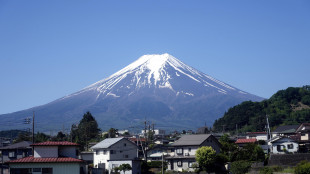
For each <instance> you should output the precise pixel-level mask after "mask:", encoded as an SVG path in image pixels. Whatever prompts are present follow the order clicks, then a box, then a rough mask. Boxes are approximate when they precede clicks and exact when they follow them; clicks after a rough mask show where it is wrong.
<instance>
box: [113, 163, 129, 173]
mask: <svg viewBox="0 0 310 174" xmlns="http://www.w3.org/2000/svg"><path fill="white" fill-rule="evenodd" d="M117 169H118V170H120V171H123V172H124V174H125V172H126V171H129V170H131V169H132V168H131V166H130V164H121V165H120V166H119V167H117Z"/></svg>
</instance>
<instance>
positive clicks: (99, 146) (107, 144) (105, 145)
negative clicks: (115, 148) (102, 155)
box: [91, 138, 123, 149]
mask: <svg viewBox="0 0 310 174" xmlns="http://www.w3.org/2000/svg"><path fill="white" fill-rule="evenodd" d="M121 139H123V138H106V139H104V140H103V141H101V142H99V143H97V144H96V145H94V146H93V147H91V149H105V148H109V147H111V146H112V145H113V144H115V143H117V142H119V141H120V140H121Z"/></svg>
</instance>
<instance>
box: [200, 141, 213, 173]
mask: <svg viewBox="0 0 310 174" xmlns="http://www.w3.org/2000/svg"><path fill="white" fill-rule="evenodd" d="M215 159H216V152H215V150H214V149H213V148H212V147H211V146H202V147H200V148H198V149H197V151H196V161H197V162H198V165H199V167H200V168H201V169H202V170H204V171H207V172H211V171H212V170H213V169H214V167H213V166H214V163H215Z"/></svg>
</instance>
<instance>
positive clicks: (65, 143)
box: [31, 141, 79, 146]
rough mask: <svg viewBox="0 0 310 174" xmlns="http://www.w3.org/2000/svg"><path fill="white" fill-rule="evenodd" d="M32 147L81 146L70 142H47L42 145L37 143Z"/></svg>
mask: <svg viewBox="0 0 310 174" xmlns="http://www.w3.org/2000/svg"><path fill="white" fill-rule="evenodd" d="M31 146H79V144H77V143H72V142H69V141H46V142H42V143H35V144H32V145H31Z"/></svg>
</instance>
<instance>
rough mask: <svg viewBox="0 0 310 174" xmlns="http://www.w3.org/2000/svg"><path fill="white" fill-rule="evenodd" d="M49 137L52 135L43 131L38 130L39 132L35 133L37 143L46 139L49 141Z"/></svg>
mask: <svg viewBox="0 0 310 174" xmlns="http://www.w3.org/2000/svg"><path fill="white" fill-rule="evenodd" d="M49 139H50V136H48V135H46V134H44V133H41V132H37V134H36V135H35V142H36V143H40V142H45V141H48V140H49Z"/></svg>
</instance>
